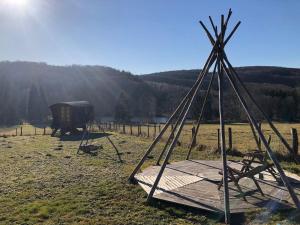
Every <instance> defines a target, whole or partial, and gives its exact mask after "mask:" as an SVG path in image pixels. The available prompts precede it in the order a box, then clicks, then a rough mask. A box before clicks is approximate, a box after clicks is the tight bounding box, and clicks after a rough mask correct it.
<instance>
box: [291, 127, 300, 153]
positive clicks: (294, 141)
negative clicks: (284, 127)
mask: <svg viewBox="0 0 300 225" xmlns="http://www.w3.org/2000/svg"><path fill="white" fill-rule="evenodd" d="M291 135H292V148H293V151H294V153H295V155H298V143H299V142H298V133H297V129H296V128H292V129H291Z"/></svg>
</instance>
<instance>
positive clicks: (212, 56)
mask: <svg viewBox="0 0 300 225" xmlns="http://www.w3.org/2000/svg"><path fill="white" fill-rule="evenodd" d="M214 51H215V49H214V48H213V49H212V50H211V53H210V55H209V57H208V59H207V61H206V63H205V65H204V67H203V70H201V72H200V74H199V77H198V78H197V80H196V82H195V84H194V85H193V86H192V87H191V88H190V90H189V92H188V93H187V94H186V95H185V97H184V98H183V99H182V101H181V102H180V104H179V105H178V106H177V108H176V110H175V111H174V112H173V114H172V115H171V117H170V118H169V119H168V121H167V122H166V124H165V125H164V126H163V128H162V130H161V132H160V133H159V134H158V135H157V137H156V138H155V139H154V141H153V142H152V143H151V145H150V146H149V148H148V149H147V151H146V152H145V154H144V156H143V157H142V159H141V160H140V162H139V163H138V164H137V166H136V167H135V168H134V170H133V171H132V173H131V174H130V176H129V178H128V181H129V182H131V183H132V182H134V176H135V174H136V173H137V172H138V171H139V170H140V168H141V166H142V165H143V164H144V162H145V160H146V159H147V157H148V155H149V154H150V153H151V151H152V150H153V148H154V147H155V146H156V144H157V142H158V141H159V140H160V139H161V137H162V136H163V134H164V133H165V131H166V130H167V129H168V127H169V125H170V123H171V121H172V120H173V118H174V117H175V116H176V115H177V113H178V111H179V110H180V109H181V108H182V106H183V105H184V103H185V102H186V101H187V100H189V97H190V95H191V93H192V92H193V91H194V89H195V88H196V87H197V85H198V83H201V82H202V81H203V77H204V71H206V70H207V71H208V70H209V68H210V67H211V65H212V63H213V62H214V61H215V59H216V56H215V53H214ZM207 68H208V69H207Z"/></svg>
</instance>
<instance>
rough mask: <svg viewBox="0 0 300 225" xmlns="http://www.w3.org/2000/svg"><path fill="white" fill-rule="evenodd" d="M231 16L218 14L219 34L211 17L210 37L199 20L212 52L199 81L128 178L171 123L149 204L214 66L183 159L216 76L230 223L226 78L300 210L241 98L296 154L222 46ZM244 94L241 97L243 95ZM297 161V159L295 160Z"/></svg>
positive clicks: (224, 177) (233, 31)
mask: <svg viewBox="0 0 300 225" xmlns="http://www.w3.org/2000/svg"><path fill="white" fill-rule="evenodd" d="M231 15H232V11H231V9H230V10H229V12H228V15H227V17H226V19H225V18H224V15H221V24H220V28H221V29H220V30H219V32H218V28H217V26H215V24H214V22H213V20H212V18H211V17H209V20H210V24H211V26H212V29H213V34H211V33H210V31H209V30H208V29H207V27H206V26H205V25H204V23H203V22H202V21H200V24H201V26H202V28H203V29H204V31H205V33H206V35H207V36H208V39H209V41H210V42H211V44H212V50H211V52H210V54H209V57H208V59H207V61H206V63H205V64H204V67H203V69H202V70H201V72H200V74H199V76H198V79H197V80H196V82H195V83H194V85H193V86H192V87H191V89H190V90H189V91H188V93H187V94H186V96H185V97H184V98H183V100H182V101H181V102H180V104H179V106H178V107H177V108H176V110H175V111H174V112H173V114H172V115H171V117H170V118H169V120H168V121H167V122H166V124H165V126H164V127H163V128H162V130H161V132H160V133H159V134H158V135H157V137H156V138H155V139H154V141H153V142H152V144H151V145H150V146H149V148H148V149H147V151H146V153H145V154H144V156H143V157H142V159H141V160H140V162H139V163H138V165H137V166H136V167H135V169H134V170H133V172H132V173H131V175H130V177H129V181H130V182H134V181H135V175H136V174H137V173H138V171H139V170H140V169H141V167H142V165H143V164H144V162H145V160H146V159H147V157H148V155H149V154H150V153H151V152H152V150H153V149H154V147H155V146H156V144H157V143H158V142H159V141H160V140H161V138H162V136H163V134H164V133H165V131H166V130H167V129H168V127H169V126H170V125H171V124H174V126H173V129H172V131H171V133H170V135H169V137H168V139H167V141H166V144H165V146H164V148H163V150H162V152H161V154H160V155H159V158H158V160H157V165H160V161H161V159H162V158H163V156H165V157H164V160H163V162H162V164H161V167H160V170H159V172H158V175H157V177H156V179H155V181H154V184H153V186H152V188H151V190H150V192H149V194H148V198H147V201H150V200H151V199H152V197H153V195H154V192H155V190H156V189H157V186H158V183H159V181H160V179H161V177H162V175H163V172H164V170H165V168H166V165H167V163H168V161H169V158H170V156H171V154H172V152H173V150H174V148H175V146H176V143H177V141H178V138H179V136H180V134H181V131H182V128H183V126H184V124H185V121H186V118H187V116H188V113H189V111H190V109H191V105H192V104H193V102H194V99H195V97H196V96H197V94H198V92H199V90H200V87H201V85H202V84H203V80H204V78H205V77H206V76H209V70H210V69H211V68H212V67H213V72H212V75H211V79H210V82H209V84H208V87H207V89H206V93H205V97H204V101H203V102H202V107H201V111H200V115H199V118H198V121H197V126H196V130H195V132H194V136H193V138H192V142H191V144H190V146H189V151H188V154H187V157H186V159H189V158H190V154H191V151H192V148H193V143H194V141H195V138H196V136H197V134H198V132H199V127H200V123H201V120H202V116H203V112H204V108H205V105H206V102H207V98H208V95H209V93H210V90H211V86H212V82H213V79H214V77H215V74H217V77H218V91H219V118H220V120H219V121H220V141H221V155H222V163H223V168H222V169H223V188H224V215H225V222H226V223H230V206H229V191H228V169H227V168H228V167H227V158H226V146H225V129H224V114H223V108H224V100H223V91H224V90H223V88H224V79H225V78H227V80H228V81H229V83H230V85H231V87H232V89H233V91H234V93H235V95H236V96H237V98H238V100H239V102H240V103H241V105H242V108H243V109H244V111H245V113H246V115H247V117H248V120H249V123H250V126H251V130H252V133H253V135H254V139H255V141H256V143H257V145H258V148H259V149H260V147H259V144H258V139H260V140H261V142H262V144H263V146H264V147H265V149H266V151H267V153H268V156H269V157H270V159H271V160H272V161H273V163H274V166H275V167H276V169H277V171H278V173H279V175H280V178H281V180H282V182H283V184H284V185H285V187H286V188H287V190H288V192H289V194H290V196H291V198H292V200H293V202H294V204H295V205H296V207H297V208H300V203H299V200H298V197H297V195H296V194H295V192H294V190H293V187H292V186H291V184H290V182H289V180H288V179H287V177H286V175H285V173H284V171H283V169H282V168H281V166H280V164H279V162H278V160H277V158H276V157H275V155H274V153H273V151H272V149H271V147H270V146H269V144H268V142H267V140H266V137H265V135H264V134H263V132H262V130H261V128H260V126H259V125H258V123H257V121H256V119H255V118H254V116H253V114H252V113H251V112H250V110H249V107H248V104H247V102H246V100H245V97H244V95H246V97H247V98H248V99H250V100H251V101H252V103H253V104H254V106H255V107H256V108H257V110H258V111H259V112H260V113H261V114H262V115H263V118H264V119H265V120H266V121H267V122H268V124H269V125H270V127H271V128H272V130H273V131H274V133H275V134H276V135H277V136H278V138H279V140H280V141H281V142H282V143H283V145H284V146H285V147H286V148H287V149H288V150H289V152H290V153H291V154H292V155H293V156H294V158H295V159H296V156H295V153H294V152H293V150H292V148H291V147H290V146H289V144H288V143H287V141H286V140H285V139H284V137H283V136H282V135H281V134H280V132H279V131H278V130H277V128H276V127H275V126H274V124H273V123H272V121H271V120H270V118H269V117H268V116H267V114H266V113H265V112H264V111H263V110H262V109H261V107H260V106H259V105H258V104H257V102H256V101H255V99H254V97H253V96H252V95H251V93H250V92H249V90H248V89H247V87H246V86H245V85H244V83H243V82H242V80H241V79H240V77H239V75H238V74H237V72H236V71H235V69H234V68H233V66H232V65H231V63H230V62H229V60H228V58H227V55H226V53H225V46H226V45H227V43H228V41H229V40H230V39H231V38H232V36H233V34H234V33H235V31H236V30H237V28H238V27H239V25H240V23H241V22H240V21H239V22H238V23H237V24H236V25H235V26H234V28H233V30H232V31H231V32H230V33H229V35H228V36H227V37H225V34H226V31H227V26H228V22H229V19H230V17H231ZM242 91H243V94H242ZM296 160H297V159H296Z"/></svg>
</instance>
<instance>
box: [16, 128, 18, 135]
mask: <svg viewBox="0 0 300 225" xmlns="http://www.w3.org/2000/svg"><path fill="white" fill-rule="evenodd" d="M16 136H18V128H16Z"/></svg>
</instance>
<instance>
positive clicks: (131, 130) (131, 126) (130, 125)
mask: <svg viewBox="0 0 300 225" xmlns="http://www.w3.org/2000/svg"><path fill="white" fill-rule="evenodd" d="M130 135H132V124H130Z"/></svg>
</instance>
